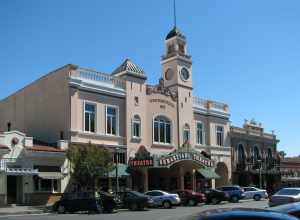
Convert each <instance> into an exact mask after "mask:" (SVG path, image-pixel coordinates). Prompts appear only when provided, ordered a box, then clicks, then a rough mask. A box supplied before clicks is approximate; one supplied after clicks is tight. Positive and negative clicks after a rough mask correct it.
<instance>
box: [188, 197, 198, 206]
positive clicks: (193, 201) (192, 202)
mask: <svg viewBox="0 0 300 220" xmlns="http://www.w3.org/2000/svg"><path fill="white" fill-rule="evenodd" d="M188 205H189V206H196V205H197V202H196V201H195V200H194V199H190V200H189V201H188Z"/></svg>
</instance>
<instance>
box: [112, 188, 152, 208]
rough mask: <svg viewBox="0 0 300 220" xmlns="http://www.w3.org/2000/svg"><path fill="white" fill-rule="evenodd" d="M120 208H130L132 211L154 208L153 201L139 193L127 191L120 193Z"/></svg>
mask: <svg viewBox="0 0 300 220" xmlns="http://www.w3.org/2000/svg"><path fill="white" fill-rule="evenodd" d="M118 198H119V202H118V207H119V208H128V209H130V210H133V211H136V210H144V209H145V208H147V207H151V206H153V200H152V199H151V198H149V197H148V196H145V195H144V194H142V193H139V192H137V191H126V192H119V193H118Z"/></svg>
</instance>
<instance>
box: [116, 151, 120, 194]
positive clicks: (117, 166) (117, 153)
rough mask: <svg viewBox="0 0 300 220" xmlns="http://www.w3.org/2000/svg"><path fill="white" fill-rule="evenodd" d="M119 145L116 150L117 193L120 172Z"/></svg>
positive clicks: (117, 190)
mask: <svg viewBox="0 0 300 220" xmlns="http://www.w3.org/2000/svg"><path fill="white" fill-rule="evenodd" d="M119 150H120V148H119V147H116V149H115V152H116V195H117V194H118V192H119V173H118V171H119V170H118V168H119Z"/></svg>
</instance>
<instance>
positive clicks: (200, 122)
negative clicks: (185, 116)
mask: <svg viewBox="0 0 300 220" xmlns="http://www.w3.org/2000/svg"><path fill="white" fill-rule="evenodd" d="M195 124H196V132H195V133H196V135H195V137H196V141H195V143H196V145H198V146H204V145H205V144H206V142H205V141H206V140H205V139H206V138H205V133H206V132H205V126H204V123H203V122H202V121H197V120H196V121H195ZM198 124H201V125H202V142H203V143H202V144H201V143H198Z"/></svg>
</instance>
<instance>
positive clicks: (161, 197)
mask: <svg viewBox="0 0 300 220" xmlns="http://www.w3.org/2000/svg"><path fill="white" fill-rule="evenodd" d="M145 195H147V196H149V197H150V198H151V199H152V200H153V201H154V205H155V206H157V207H164V208H171V207H172V206H174V205H179V204H180V202H181V201H180V198H179V196H178V194H171V193H168V192H165V191H162V190H152V191H148V192H146V193H145Z"/></svg>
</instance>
